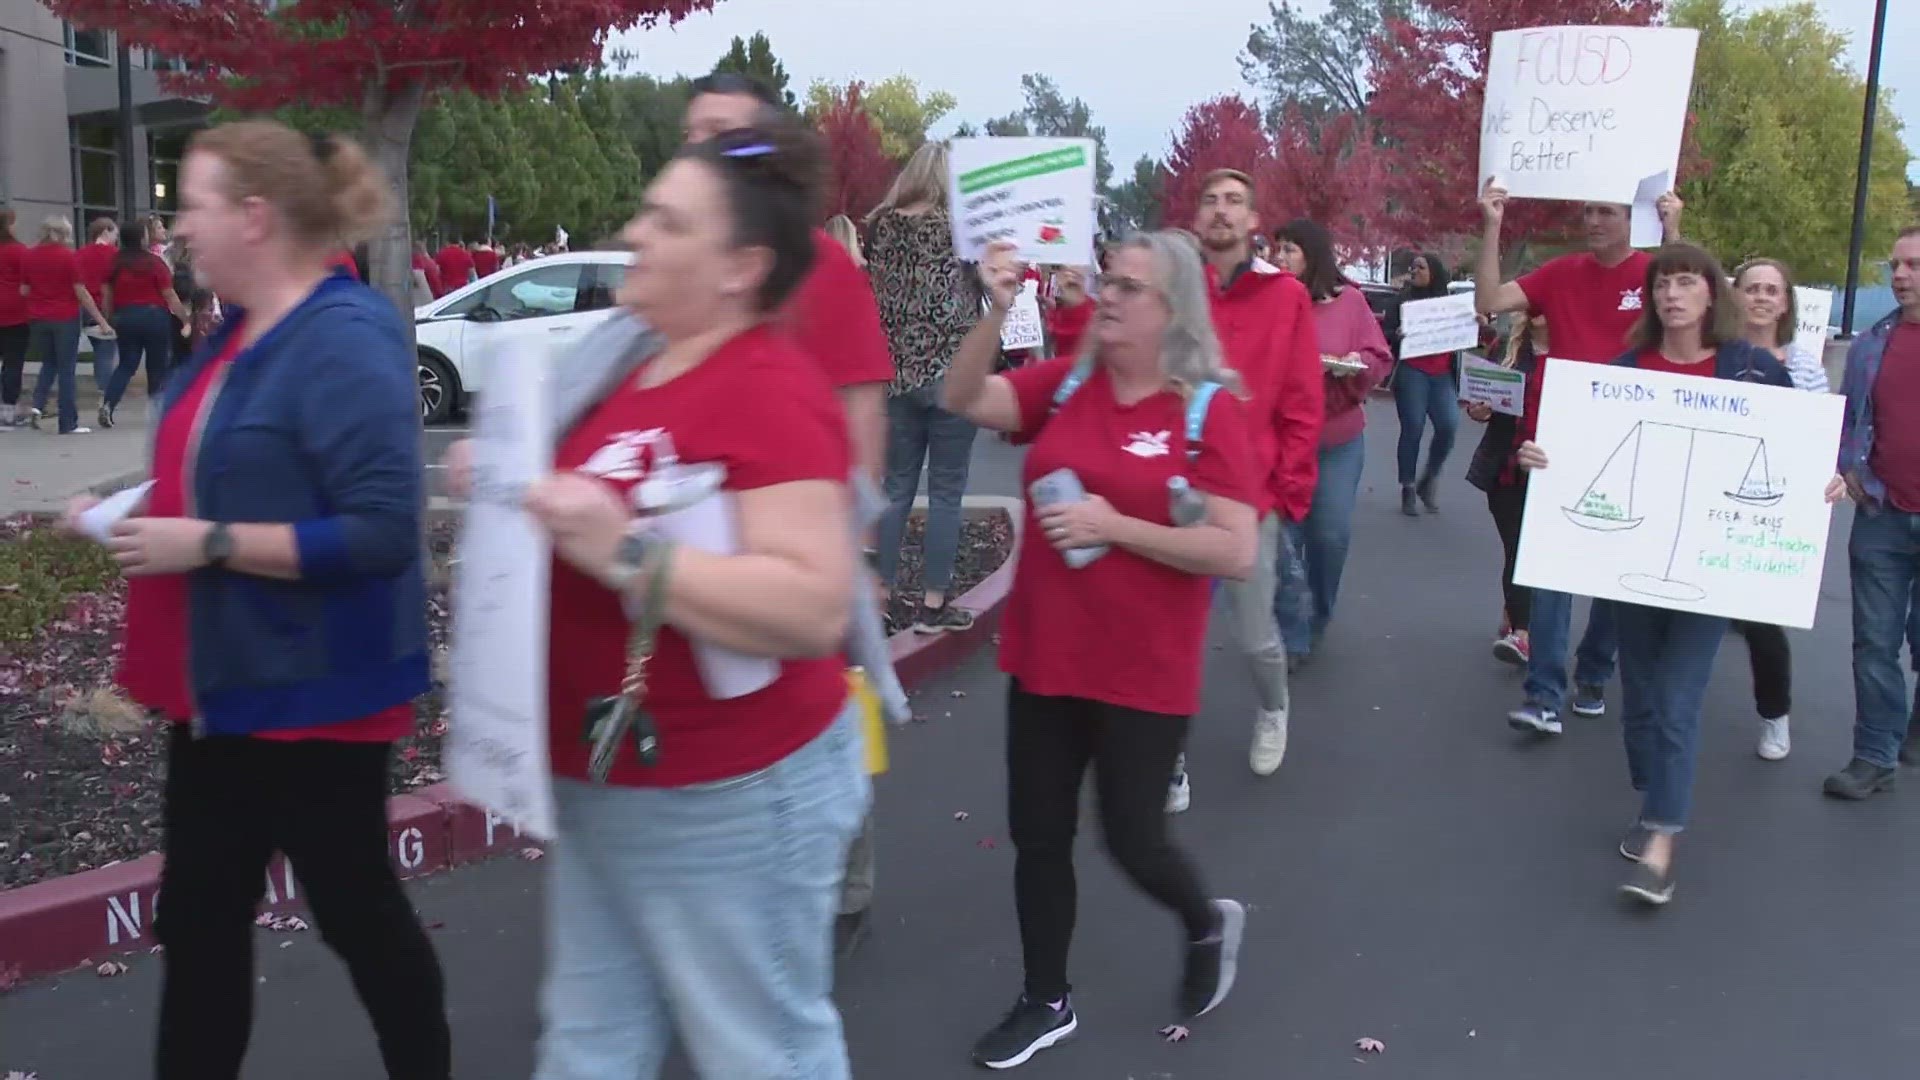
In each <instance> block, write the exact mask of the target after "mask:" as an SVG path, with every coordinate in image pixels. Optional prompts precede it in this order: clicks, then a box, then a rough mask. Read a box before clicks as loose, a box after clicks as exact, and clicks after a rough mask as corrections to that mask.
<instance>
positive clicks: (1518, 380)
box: [1460, 353, 1527, 416]
mask: <svg viewBox="0 0 1920 1080" xmlns="http://www.w3.org/2000/svg"><path fill="white" fill-rule="evenodd" d="M1460 400H1461V401H1464V402H1466V403H1467V404H1469V405H1485V406H1486V407H1487V408H1489V409H1492V410H1493V411H1494V412H1497V413H1506V414H1507V415H1508V416H1520V415H1522V414H1524V413H1525V412H1526V411H1527V376H1526V373H1525V372H1522V371H1515V370H1513V369H1512V368H1510V367H1501V366H1500V365H1499V364H1496V363H1494V362H1493V361H1491V360H1483V359H1481V358H1480V357H1478V356H1475V355H1473V354H1472V353H1468V354H1466V355H1465V356H1463V357H1461V360H1460Z"/></svg>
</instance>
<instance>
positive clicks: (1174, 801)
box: [1167, 754, 1193, 814]
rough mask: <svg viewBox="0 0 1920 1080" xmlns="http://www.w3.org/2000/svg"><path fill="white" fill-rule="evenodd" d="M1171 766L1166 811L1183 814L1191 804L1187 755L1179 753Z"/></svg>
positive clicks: (1191, 787)
mask: <svg viewBox="0 0 1920 1080" xmlns="http://www.w3.org/2000/svg"><path fill="white" fill-rule="evenodd" d="M1173 768H1174V774H1173V779H1172V780H1171V781H1169V782H1168V784H1167V813H1169V814H1184V813H1186V812H1187V807H1188V806H1191V805H1192V804H1193V782H1192V781H1190V780H1188V779H1187V755H1185V754H1181V755H1180V760H1179V761H1177V762H1176V763H1175V764H1174V766H1173Z"/></svg>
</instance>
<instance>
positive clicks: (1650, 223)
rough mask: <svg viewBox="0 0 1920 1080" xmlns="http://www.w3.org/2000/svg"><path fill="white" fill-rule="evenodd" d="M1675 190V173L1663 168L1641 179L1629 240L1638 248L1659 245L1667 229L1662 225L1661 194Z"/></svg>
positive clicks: (1634, 195)
mask: <svg viewBox="0 0 1920 1080" xmlns="http://www.w3.org/2000/svg"><path fill="white" fill-rule="evenodd" d="M1672 190H1673V174H1672V173H1670V172H1666V171H1665V170H1662V171H1660V172H1657V173H1654V174H1653V175H1652V176H1649V177H1647V178H1646V179H1644V180H1642V181H1640V186H1639V187H1638V188H1636V189H1635V190H1634V193H1633V208H1632V211H1631V214H1632V216H1631V218H1630V219H1629V225H1628V229H1629V237H1628V242H1629V243H1631V244H1632V245H1633V246H1634V247H1637V248H1650V247H1659V246H1660V241H1661V237H1662V235H1663V233H1664V231H1665V230H1663V229H1662V228H1661V227H1660V196H1662V195H1665V194H1666V193H1667V192H1669V191H1672Z"/></svg>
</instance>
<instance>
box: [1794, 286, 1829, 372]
mask: <svg viewBox="0 0 1920 1080" xmlns="http://www.w3.org/2000/svg"><path fill="white" fill-rule="evenodd" d="M1793 306H1794V311H1795V313H1796V314H1797V315H1798V316H1799V319H1800V327H1799V329H1798V330H1796V331H1795V332H1794V335H1793V343H1794V345H1796V346H1798V347H1799V348H1800V349H1801V350H1803V351H1804V352H1806V353H1807V354H1808V355H1810V356H1812V357H1813V358H1814V359H1815V360H1821V361H1824V360H1825V359H1826V354H1827V338H1829V337H1830V336H1832V333H1833V328H1832V326H1831V325H1830V324H1831V322H1832V320H1833V290H1832V289H1809V288H1807V287H1806V286H1804V285H1796V286H1794V288H1793Z"/></svg>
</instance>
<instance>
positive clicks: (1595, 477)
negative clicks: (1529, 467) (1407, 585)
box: [1513, 360, 1846, 629]
mask: <svg viewBox="0 0 1920 1080" xmlns="http://www.w3.org/2000/svg"><path fill="white" fill-rule="evenodd" d="M1540 391H1541V392H1540V430H1539V436H1538V439H1537V440H1536V441H1537V442H1539V444H1540V447H1541V449H1543V450H1545V451H1546V453H1547V460H1548V467H1547V468H1545V469H1540V470H1537V471H1535V472H1534V473H1532V474H1531V476H1530V477H1529V479H1528V482H1527V506H1526V513H1525V515H1524V517H1523V519H1522V524H1521V529H1520V552H1519V562H1518V565H1517V567H1516V568H1515V570H1514V575H1513V580H1514V582H1515V584H1519V585H1526V586H1529V587H1532V588H1536V589H1552V590H1555V591H1558V592H1569V593H1579V594H1581V595H1583V596H1597V597H1601V598H1603V599H1607V600H1622V601H1626V602H1628V603H1634V604H1645V605H1648V606H1651V607H1663V608H1671V609H1674V610H1676V611H1696V612H1701V613H1704V614H1708V615H1723V616H1726V617H1728V618H1733V619H1746V620H1749V621H1752V622H1761V623H1773V624H1775V625H1779V626H1796V627H1801V628H1803V629H1804V628H1807V627H1811V626H1812V625H1813V616H1814V608H1815V605H1817V604H1818V603H1819V600H1820V575H1821V572H1822V570H1823V569H1824V568H1825V565H1826V553H1827V532H1828V525H1829V522H1830V518H1831V517H1832V508H1831V507H1829V506H1828V505H1827V502H1826V498H1825V490H1826V486H1827V482H1828V481H1829V480H1831V479H1832V478H1833V462H1834V460H1835V458H1836V457H1837V455H1838V452H1839V448H1840V416H1841V411H1842V409H1843V407H1844V406H1845V404H1846V403H1845V401H1844V399H1842V398H1841V397H1840V396H1839V395H1837V394H1809V393H1807V392H1805V391H1803V390H1790V389H1786V388H1783V387H1778V386H1764V385H1761V384H1758V383H1742V382H1732V381H1728V380H1720V379H1711V378H1707V377H1704V376H1697V375H1673V374H1669V373H1667V372H1659V371H1641V370H1638V369H1636V368H1625V367H1615V366H1613V365H1611V364H1589V363H1581V362H1578V361H1573V360H1549V361H1547V374H1546V381H1545V382H1544V383H1542V384H1541V387H1540Z"/></svg>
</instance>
